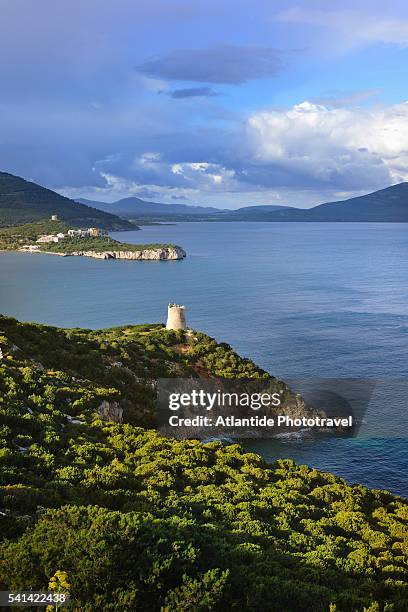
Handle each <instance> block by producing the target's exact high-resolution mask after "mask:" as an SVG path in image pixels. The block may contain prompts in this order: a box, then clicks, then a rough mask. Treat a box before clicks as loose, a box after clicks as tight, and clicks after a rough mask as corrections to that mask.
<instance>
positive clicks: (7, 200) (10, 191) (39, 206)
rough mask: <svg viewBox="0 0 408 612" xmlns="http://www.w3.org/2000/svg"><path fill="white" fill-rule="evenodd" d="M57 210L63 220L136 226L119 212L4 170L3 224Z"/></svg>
mask: <svg viewBox="0 0 408 612" xmlns="http://www.w3.org/2000/svg"><path fill="white" fill-rule="evenodd" d="M55 214H56V215H58V218H59V219H60V220H61V221H68V222H69V223H70V224H71V225H74V226H78V227H79V226H96V227H102V228H106V229H118V230H120V229H134V228H133V226H132V224H131V223H129V221H125V220H124V219H121V218H119V217H117V216H116V215H113V214H111V213H107V212H105V211H102V210H97V209H96V208H91V207H90V206H85V205H84V204H79V203H78V202H74V201H73V200H70V199H69V198H66V197H64V196H62V195H60V194H59V193H56V192H55V191H51V189H46V188H45V187H42V186H41V185H37V184H36V183H32V182H30V181H26V180H24V179H23V178H20V177H19V176H14V175H13V174H9V173H8V172H0V227H8V226H14V225H22V224H25V223H32V222H34V221H38V220H42V219H49V218H50V217H51V215H55ZM135 229H136V228H135Z"/></svg>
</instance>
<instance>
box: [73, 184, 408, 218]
mask: <svg viewBox="0 0 408 612" xmlns="http://www.w3.org/2000/svg"><path fill="white" fill-rule="evenodd" d="M79 201H80V202H82V203H84V204H88V205H92V206H97V207H98V208H100V209H102V210H106V211H109V212H112V211H113V210H116V211H117V214H120V215H123V216H124V217H128V218H132V217H133V218H135V219H137V218H151V219H156V220H160V219H162V220H165V219H168V220H170V219H173V220H185V221H191V220H200V221H201V220H202V221H271V222H272V221H275V222H277V221H302V222H308V221H322V222H324V221H332V222H336V221H345V222H364V221H366V222H370V221H371V222H378V223H385V222H390V223H391V222H408V183H399V184H398V185H393V186H391V187H387V188H385V189H381V190H380V191H375V192H373V193H369V194H367V195H364V196H359V197H357V198H349V199H348V200H341V201H337V202H327V203H325V204H319V205H318V206H314V207H313V208H309V209H301V208H294V207H290V206H279V205H277V204H276V205H275V204H270V205H264V206H244V207H242V208H238V209H236V210H226V209H219V208H211V207H205V206H188V205H186V204H158V203H156V202H146V201H144V200H140V199H139V198H134V197H132V198H124V199H123V200H119V201H118V202H114V203H112V204H107V203H106V202H93V201H91V200H83V199H81V200H79Z"/></svg>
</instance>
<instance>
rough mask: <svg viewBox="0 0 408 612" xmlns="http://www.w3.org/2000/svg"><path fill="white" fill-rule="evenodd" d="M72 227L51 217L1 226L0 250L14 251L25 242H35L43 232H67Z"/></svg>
mask: <svg viewBox="0 0 408 612" xmlns="http://www.w3.org/2000/svg"><path fill="white" fill-rule="evenodd" d="M70 228H71V226H70V225H69V224H68V223H66V222H65V221H50V220H49V219H42V220H41V221H35V222H34V223H26V224H24V225H17V226H14V227H0V250H3V249H6V250H11V251H14V250H16V249H18V248H20V247H21V246H22V245H24V244H35V241H36V239H37V238H38V236H41V235H42V234H58V233H59V232H62V233H65V232H67V231H68V230H69V229H70Z"/></svg>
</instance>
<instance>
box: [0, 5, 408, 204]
mask: <svg viewBox="0 0 408 612" xmlns="http://www.w3.org/2000/svg"><path fill="white" fill-rule="evenodd" d="M0 10H1V16H2V19H1V24H0V34H1V35H0V83H1V89H0V111H1V112H0V168H1V169H2V170H6V171H9V172H13V173H15V174H19V175H20V176H24V177H25V178H29V179H31V180H34V181H36V182H39V183H41V184H43V185H46V186H48V187H50V188H53V189H56V190H57V191H60V192H61V193H64V194H66V195H69V196H71V197H88V198H92V199H96V200H98V199H99V200H105V201H113V200H116V199H119V198H121V197H127V196H129V195H136V196H138V197H142V198H144V199H151V200H155V201H161V202H174V201H177V202H184V203H191V204H202V205H211V206H219V207H224V208H237V207H239V206H244V205H251V204H271V203H277V204H289V205H294V206H301V207H308V206H312V205H315V204H318V203H320V202H323V201H328V200H334V199H343V198H346V197H349V196H352V195H359V194H361V193H366V192H369V191H373V190H375V189H379V188H382V187H385V186H388V185H390V184H393V183H397V182H400V181H403V180H408V144H407V143H408V104H407V102H406V101H407V100H408V93H407V91H406V89H407V86H406V82H407V78H406V76H407V74H406V73H407V68H406V67H407V65H408V6H407V5H406V4H405V3H404V2H398V1H389V2H387V3H384V2H376V1H370V2H368V1H366V0H363V1H354V2H350V1H348V0H345V1H344V2H342V3H341V4H340V3H334V2H333V3H329V2H327V1H325V2H321V1H320V0H308V1H299V2H295V1H293V2H292V1H286V2H280V1H275V2H270V1H260V0H252V1H251V2H248V1H247V0H246V1H241V0H237V1H232V0H228V1H224V2H222V1H220V0H218V1H213V0H206V1H205V2H204V1H202V0H194V1H193V0H190V1H188V2H187V1H184V0H177V1H172V0H150V1H149V2H145V1H144V0H138V1H135V0H87V1H86V2H84V1H83V0H69V1H68V0H59V2H55V0H53V1H51V0H40V1H39V2H32V0H0Z"/></svg>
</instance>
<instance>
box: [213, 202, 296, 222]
mask: <svg viewBox="0 0 408 612" xmlns="http://www.w3.org/2000/svg"><path fill="white" fill-rule="evenodd" d="M283 210H291V208H290V206H279V205H277V204H265V205H263V206H262V205H261V206H244V207H242V208H237V209H236V210H228V211H224V212H223V213H221V214H220V215H219V216H220V217H221V216H222V217H223V219H224V220H229V221H267V220H268V217H269V215H270V213H275V212H281V211H283Z"/></svg>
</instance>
